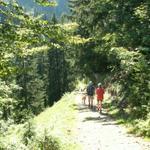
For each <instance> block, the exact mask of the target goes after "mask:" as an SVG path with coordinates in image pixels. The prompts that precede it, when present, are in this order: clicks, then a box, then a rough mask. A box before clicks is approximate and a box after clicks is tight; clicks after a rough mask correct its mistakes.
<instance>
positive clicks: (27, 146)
mask: <svg viewBox="0 0 150 150" xmlns="http://www.w3.org/2000/svg"><path fill="white" fill-rule="evenodd" d="M76 113H77V110H76V105H75V95H74V94H69V93H68V94H66V95H64V96H63V98H62V99H61V100H60V101H59V102H57V103H55V105H54V106H53V107H51V108H48V109H47V110H45V111H44V112H42V113H41V114H39V115H38V116H37V117H35V118H33V119H30V121H28V122H26V123H24V124H20V125H13V123H10V124H11V125H10V124H9V125H8V124H7V125H6V124H5V123H4V122H1V127H2V128H1V130H0V131H1V132H0V133H1V134H0V135H1V136H0V143H1V145H0V146H1V149H8V150H9V149H10V150H15V149H16V150H19V149H23V150H32V149H35V150H59V149H60V150H63V149H66V150H67V149H76V148H77V145H74V141H73V137H74V131H73V130H72V127H73V126H74V125H75V120H76V118H75V116H76ZM2 133H3V134H2Z"/></svg>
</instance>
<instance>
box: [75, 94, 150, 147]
mask: <svg viewBox="0 0 150 150" xmlns="http://www.w3.org/2000/svg"><path fill="white" fill-rule="evenodd" d="M76 102H77V104H78V109H79V114H78V126H77V137H76V140H77V142H78V143H79V144H80V145H81V147H82V150H150V142H145V141H143V140H142V139H141V138H138V137H134V136H133V135H130V134H127V133H126V129H125V128H124V127H122V126H120V125H117V123H116V121H114V120H113V119H112V118H110V117H109V116H108V115H106V114H105V115H100V114H99V113H98V112H97V111H95V110H90V109H88V107H87V106H86V105H83V104H82V101H81V96H80V95H77V97H76Z"/></svg>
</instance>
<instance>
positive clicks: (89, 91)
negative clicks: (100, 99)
mask: <svg viewBox="0 0 150 150" xmlns="http://www.w3.org/2000/svg"><path fill="white" fill-rule="evenodd" d="M94 92H95V87H94V85H93V82H92V81H90V82H89V84H88V86H87V96H88V103H89V107H91V108H93V99H94V97H93V96H94Z"/></svg>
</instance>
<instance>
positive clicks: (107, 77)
mask: <svg viewBox="0 0 150 150" xmlns="http://www.w3.org/2000/svg"><path fill="white" fill-rule="evenodd" d="M59 3H60V6H58V7H57V8H55V7H54V5H55V3H54V1H51V0H45V1H43V0H35V2H34V3H33V2H32V1H24V0H20V4H21V5H22V6H23V7H24V8H25V9H23V8H22V7H21V6H20V5H18V3H16V2H14V1H10V3H6V1H5V0H1V1H0V45H1V46H0V126H1V127H0V149H2V150H3V149H8V150H9V149H10V150H13V149H15V150H16V147H18V145H19V146H20V147H21V149H23V147H25V148H24V149H28V148H27V147H28V146H31V145H32V141H33V137H34V130H32V129H31V128H32V126H33V124H32V123H31V122H32V121H33V118H34V117H35V116H37V115H39V114H40V113H41V112H43V111H44V110H45V109H46V108H48V107H52V106H53V105H54V104H55V103H56V102H57V101H59V100H60V98H61V97H62V96H63V95H64V94H65V93H66V92H71V91H73V90H74V89H75V88H76V84H77V81H84V82H85V83H84V84H87V82H88V81H89V80H92V81H93V82H94V85H95V87H96V86H97V83H98V82H101V83H102V85H103V86H104V87H105V89H106V91H107V92H108V93H109V94H110V95H111V97H110V98H109V100H110V103H109V104H106V105H107V106H106V107H108V108H109V109H110V113H111V110H112V111H115V114H114V115H115V116H119V118H121V119H124V121H127V122H129V123H130V125H132V127H134V128H133V132H136V133H138V135H140V136H145V137H150V34H149V33H150V2H149V0H142V1H136V0H134V1H133V0H128V1H116V0H69V7H70V12H71V14H69V15H68V19H70V20H69V22H70V23H67V24H65V23H64V22H63V21H62V22H61V23H62V24H61V23H60V22H59V23H58V21H57V19H56V16H55V15H53V17H52V18H51V17H50V18H48V19H47V15H48V16H50V15H51V14H52V13H51V12H53V11H54V10H56V14H57V15H58V16H60V14H61V12H66V10H67V8H66V6H65V5H66V2H65V1H63V0H60V1H59ZM60 8H61V9H60ZM30 10H31V11H32V10H33V12H34V13H35V14H34V15H31V14H30V13H28V12H29V11H30ZM49 10H50V11H49ZM51 10H52V11H51ZM41 12H42V13H44V16H45V17H46V18H40V17H39V16H38V15H37V14H41ZM67 99H69V100H71V97H69V98H67ZM65 104H66V103H65ZM68 104H69V103H68ZM69 107H71V108H69ZM74 107H75V106H74V105H73V104H71V106H67V110H70V109H71V110H72V109H73V108H74ZM59 109H61V107H59ZM62 110H63V111H62V112H63V113H64V115H67V114H65V110H64V109H62ZM59 111H60V112H61V110H59ZM50 113H51V112H50ZM51 117H52V116H51ZM54 117H55V116H54ZM43 118H44V117H43ZM31 120H32V121H31ZM37 122H40V121H39V120H38V121H37ZM54 124H55V123H54ZM26 126H27V128H26ZM53 126H54V125H53ZM52 128H53V127H52ZM13 129H15V131H16V133H18V132H19V131H22V129H23V130H25V131H26V132H24V134H23V135H22V132H21V134H19V138H18V139H19V140H16V141H18V142H19V143H15V142H14V143H9V142H8V143H7V144H5V141H7V138H10V136H11V135H12V133H13ZM50 129H51V128H50ZM50 129H49V130H50ZM44 130H46V129H43V130H42V131H44ZM49 130H48V131H49ZM44 132H46V131H44ZM19 133H20V132H19ZM26 134H27V135H26ZM45 134H46V133H45ZM45 134H44V135H45ZM49 134H50V132H49ZM9 135H10V136H9ZM32 135H33V136H32ZM24 137H27V138H24ZM36 138H38V137H36ZM16 139H17V136H16ZM43 139H44V142H45V140H47V137H44V138H43ZM60 139H62V138H61V137H59V140H60ZM36 140H37V141H38V144H41V147H42V146H43V143H44V142H42V143H40V141H39V139H36ZM36 140H35V143H34V144H35V145H36V147H38V144H37V143H36V142H37V141H36ZM48 140H49V139H48ZM63 140H64V141H65V139H63ZM8 141H9V140H8ZM50 141H53V138H52V139H50ZM56 141H57V139H56ZM30 142H31V143H30ZM47 143H49V141H48V142H47ZM62 143H63V142H62ZM52 144H53V142H52ZM33 147H34V145H32V148H33ZM43 147H44V146H43ZM56 147H57V145H56ZM41 149H42V148H41ZM45 150H49V149H48V148H47V149H45Z"/></svg>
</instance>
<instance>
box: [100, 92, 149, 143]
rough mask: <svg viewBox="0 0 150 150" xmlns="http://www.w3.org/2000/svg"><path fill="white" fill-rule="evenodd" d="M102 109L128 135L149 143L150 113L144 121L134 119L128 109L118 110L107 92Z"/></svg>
mask: <svg viewBox="0 0 150 150" xmlns="http://www.w3.org/2000/svg"><path fill="white" fill-rule="evenodd" d="M103 107H104V108H105V109H106V110H107V112H108V114H109V115H110V116H111V117H112V118H114V119H115V120H116V122H117V124H120V125H123V126H125V127H126V128H127V132H128V133H130V134H134V135H136V136H140V137H142V138H143V139H144V140H146V141H150V113H149V114H148V115H147V118H146V119H142V118H139V119H137V118H134V116H133V114H131V112H130V109H129V108H126V109H124V110H123V111H122V110H120V109H119V107H117V105H116V102H115V101H113V98H112V97H111V96H110V94H109V93H108V92H106V94H105V100H104V104H103Z"/></svg>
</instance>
